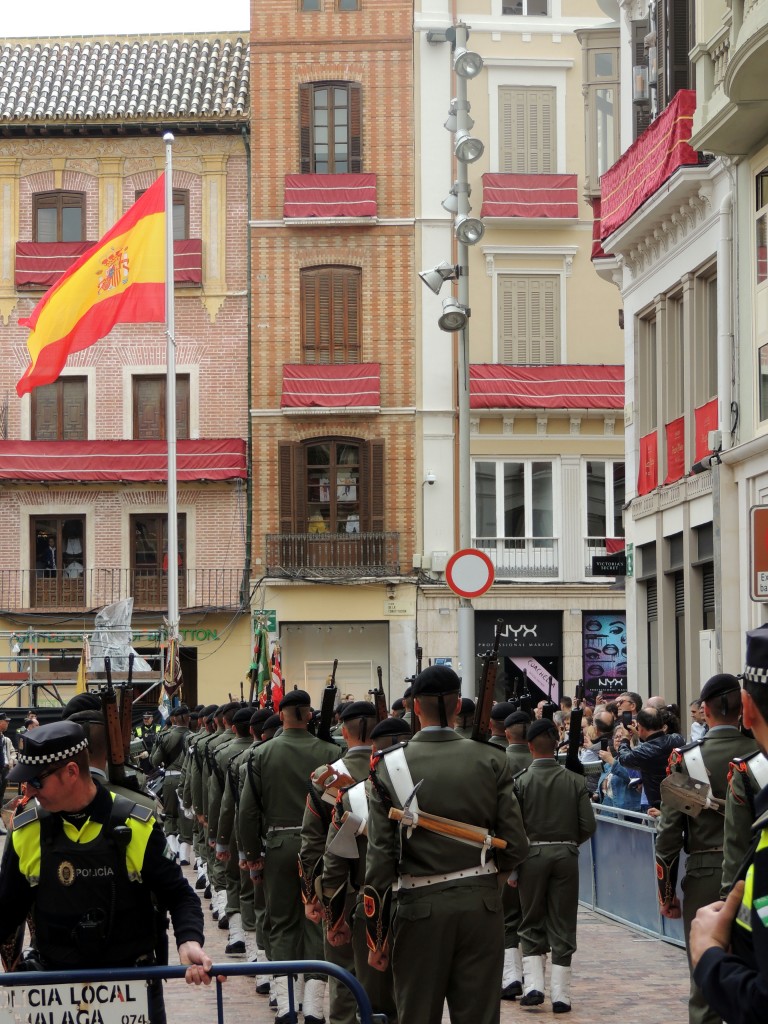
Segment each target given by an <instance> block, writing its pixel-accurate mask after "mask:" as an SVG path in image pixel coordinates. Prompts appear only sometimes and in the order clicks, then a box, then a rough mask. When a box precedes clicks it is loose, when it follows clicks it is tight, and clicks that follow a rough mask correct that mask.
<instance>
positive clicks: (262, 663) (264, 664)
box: [256, 626, 272, 707]
mask: <svg viewBox="0 0 768 1024" xmlns="http://www.w3.org/2000/svg"><path fill="white" fill-rule="evenodd" d="M256 636H257V639H258V646H259V651H258V655H257V658H256V685H257V690H256V693H257V697H258V701H259V704H260V705H261V706H262V707H263V706H264V705H265V704H266V703H267V683H269V682H271V680H272V673H271V671H270V667H269V633H268V632H267V631H266V629H265V628H264V626H260V627H259V630H258V633H257V634H256Z"/></svg>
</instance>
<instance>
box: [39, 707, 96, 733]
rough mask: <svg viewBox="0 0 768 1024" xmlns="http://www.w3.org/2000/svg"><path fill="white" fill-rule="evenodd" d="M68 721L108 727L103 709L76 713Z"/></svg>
mask: <svg viewBox="0 0 768 1024" xmlns="http://www.w3.org/2000/svg"><path fill="white" fill-rule="evenodd" d="M67 721H68V722H77V723H78V725H106V723H105V721H104V712H103V711H101V709H99V710H98V711H97V710H96V708H91V709H90V710H88V711H76V712H75V713H74V715H70V716H69V718H68V719H67ZM41 728H42V726H41Z"/></svg>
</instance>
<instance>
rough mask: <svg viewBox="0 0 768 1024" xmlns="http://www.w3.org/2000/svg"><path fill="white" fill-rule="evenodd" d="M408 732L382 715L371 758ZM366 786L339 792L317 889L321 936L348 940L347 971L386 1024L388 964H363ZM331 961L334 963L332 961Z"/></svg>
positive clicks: (391, 1004) (390, 990)
mask: <svg viewBox="0 0 768 1024" xmlns="http://www.w3.org/2000/svg"><path fill="white" fill-rule="evenodd" d="M410 736H411V730H410V728H409V726H408V723H407V722H403V721H401V720H400V719H399V718H385V719H384V720H383V721H382V722H379V723H378V724H376V725H375V726H374V727H373V730H372V732H371V743H372V749H373V756H374V757H375V756H376V755H377V754H378V753H380V752H381V751H383V750H388V749H389V748H390V747H391V746H393V745H394V744H395V743H403V742H405V741H407V740H408V739H410ZM370 787H371V782H370V779H368V778H367V777H366V778H365V779H363V780H362V781H361V782H358V783H357V784H356V785H355V786H350V787H349V788H347V789H345V790H343V791H342V793H341V795H340V797H339V799H338V801H337V802H336V806H335V807H334V809H333V820H332V822H331V827H330V829H329V830H328V836H327V842H326V847H325V854H324V857H323V866H322V875H321V877H320V878H319V879H318V885H317V888H318V889H319V891H320V893H321V898H322V904H323V915H324V918H325V920H326V922H327V933H326V938H327V942H328V943H329V945H330V948H331V949H335V948H343V947H346V946H349V945H350V944H351V948H352V954H353V955H352V964H351V972H352V973H353V974H354V975H355V977H356V978H357V979H358V981H359V982H360V984H361V985H362V986H363V988H364V989H365V991H366V993H367V995H368V998H369V999H370V1001H371V1006H372V1008H373V1012H374V1013H375V1014H383V1015H384V1016H386V1018H387V1020H388V1021H389V1022H390V1024H394V1022H395V1021H396V1019H397V1007H396V1006H395V995H394V985H393V980H392V967H391V964H390V965H389V967H388V969H387V970H386V971H377V970H374V969H373V968H372V967H371V966H370V964H369V963H368V943H367V941H366V927H365V914H364V912H363V889H364V887H365V860H366V854H367V850H368V839H367V835H366V825H367V821H368V794H369V792H370ZM350 819H351V820H350ZM345 825H346V828H345ZM339 833H342V835H339ZM337 837H338V838H337ZM334 840H336V841H334ZM342 840H344V841H343V842H342ZM333 962H334V963H336V961H335V960H334V961H333ZM348 969H349V967H348ZM353 1010H354V1008H353ZM350 1019H353V1018H350ZM336 1020H337V1018H336V1016H335V1015H334V1010H333V1008H331V1021H332V1024H336Z"/></svg>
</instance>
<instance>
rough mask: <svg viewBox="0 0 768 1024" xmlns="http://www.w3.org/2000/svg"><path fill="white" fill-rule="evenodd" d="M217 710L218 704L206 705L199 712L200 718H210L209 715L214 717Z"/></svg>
mask: <svg viewBox="0 0 768 1024" xmlns="http://www.w3.org/2000/svg"><path fill="white" fill-rule="evenodd" d="M218 710H219V706H218V704H206V705H205V707H204V708H203V709H202V711H201V712H200V717H201V718H210V716H211V715H215V714H216V712H217V711H218Z"/></svg>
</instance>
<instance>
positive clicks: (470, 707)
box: [459, 697, 475, 715]
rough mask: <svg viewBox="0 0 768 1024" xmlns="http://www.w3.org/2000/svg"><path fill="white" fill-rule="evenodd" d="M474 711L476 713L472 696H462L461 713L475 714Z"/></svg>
mask: <svg viewBox="0 0 768 1024" xmlns="http://www.w3.org/2000/svg"><path fill="white" fill-rule="evenodd" d="M474 713H475V702H474V701H473V700H472V698H471V697H462V698H461V710H460V711H459V714H460V715H474Z"/></svg>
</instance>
